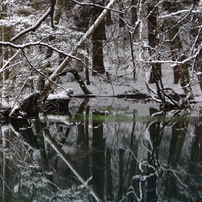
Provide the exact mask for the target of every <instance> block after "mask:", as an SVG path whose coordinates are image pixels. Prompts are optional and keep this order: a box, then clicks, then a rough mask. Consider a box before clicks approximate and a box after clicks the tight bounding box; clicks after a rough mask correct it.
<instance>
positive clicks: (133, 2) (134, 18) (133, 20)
mask: <svg viewBox="0 0 202 202" xmlns="http://www.w3.org/2000/svg"><path fill="white" fill-rule="evenodd" d="M137 3H138V1H137V0H131V7H132V8H131V24H132V26H134V25H135V24H136V22H137Z"/></svg>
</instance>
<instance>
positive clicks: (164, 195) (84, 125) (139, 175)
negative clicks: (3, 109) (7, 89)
mask: <svg viewBox="0 0 202 202" xmlns="http://www.w3.org/2000/svg"><path fill="white" fill-rule="evenodd" d="M201 115H202V112H201V109H200V107H198V108H197V107H196V108H195V109H194V112H192V111H190V110H189V109H187V110H186V111H172V112H169V113H165V114H164V113H161V112H159V111H158V106H157V105H156V104H154V103H147V104H145V103H143V102H135V101H124V100H117V99H107V98H102V99H101V98H100V99H98V98H97V99H90V100H73V101H72V102H71V103H70V113H69V114H60V115H59V114H57V112H54V113H53V114H46V115H41V116H40V117H39V118H35V119H29V120H21V119H18V120H11V121H10V122H9V123H8V122H7V123H5V122H2V123H1V134H0V135H1V142H0V155H1V156H0V158H1V164H0V171H1V173H0V201H2V202H12V201H15V202H17V201H20V202H29V201H30V202H31V201H33V202H46V201H47V202H48V201H51V202H52V201H53V202H54V201H55V202H56V201H58V202H60V201H61V202H62V201H64V202H67V201H74V202H79V201H81V202H83V201H84V202H85V201H86V202H88V201H142V202H150V201H151V202H152V201H154V202H157V201H186V202H191V201H202V149H201V146H202V145H201V144H202V116H201Z"/></svg>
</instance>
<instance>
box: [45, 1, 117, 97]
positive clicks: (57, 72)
mask: <svg viewBox="0 0 202 202" xmlns="http://www.w3.org/2000/svg"><path fill="white" fill-rule="evenodd" d="M115 2H116V0H111V1H110V2H109V4H108V5H107V7H106V8H105V9H104V10H103V12H102V13H101V14H100V16H99V17H98V18H97V19H96V21H95V22H94V24H93V25H92V26H91V27H90V28H89V30H88V31H87V32H86V33H85V34H84V35H83V37H82V38H81V39H80V41H79V42H78V43H77V44H76V46H75V47H74V48H73V50H72V51H71V53H70V55H72V56H75V55H76V54H77V50H78V49H79V48H80V47H82V45H83V44H84V43H85V41H86V39H87V38H88V37H89V36H91V34H92V33H93V32H94V31H95V30H96V28H97V27H98V26H99V25H100V23H101V22H102V21H103V20H104V18H105V17H106V15H107V13H108V10H109V9H110V8H112V7H113V5H114V3H115ZM71 60H72V58H70V57H66V58H65V59H64V60H63V62H62V63H61V64H60V65H59V67H58V68H57V69H56V70H55V71H54V72H53V73H52V74H51V76H50V78H49V80H47V81H46V82H45V92H46V93H48V91H49V89H50V87H51V85H52V82H50V80H51V81H52V80H53V81H54V80H56V79H57V78H58V76H59V75H60V73H61V72H62V71H63V70H64V69H65V68H66V66H67V65H68V64H69V63H70V62H71Z"/></svg>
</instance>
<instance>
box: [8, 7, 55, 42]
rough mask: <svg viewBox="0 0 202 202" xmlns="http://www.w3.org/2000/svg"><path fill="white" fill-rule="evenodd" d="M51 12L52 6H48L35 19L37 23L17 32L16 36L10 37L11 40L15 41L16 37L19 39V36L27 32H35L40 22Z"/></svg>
mask: <svg viewBox="0 0 202 202" xmlns="http://www.w3.org/2000/svg"><path fill="white" fill-rule="evenodd" d="M51 12H52V8H49V9H48V10H47V11H46V13H45V14H44V15H43V16H42V17H41V18H40V19H39V20H38V21H37V23H36V24H35V25H33V26H32V27H29V28H27V29H25V30H23V31H22V32H20V33H18V34H17V35H16V36H14V37H13V38H12V39H11V42H14V41H16V40H17V39H19V38H20V37H21V36H23V35H25V34H27V33H28V32H35V31H36V29H37V28H38V27H39V26H40V25H41V23H42V22H43V21H44V20H45V19H46V18H47V17H48V16H49V15H51Z"/></svg>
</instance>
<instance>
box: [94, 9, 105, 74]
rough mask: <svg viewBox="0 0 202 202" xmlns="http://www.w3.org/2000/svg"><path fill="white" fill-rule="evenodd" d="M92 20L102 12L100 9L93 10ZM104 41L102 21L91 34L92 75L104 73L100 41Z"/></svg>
mask: <svg viewBox="0 0 202 202" xmlns="http://www.w3.org/2000/svg"><path fill="white" fill-rule="evenodd" d="M93 11H94V12H93V18H94V20H96V19H97V17H98V16H99V15H100V13H101V12H102V10H101V8H98V7H95V8H94V9H93ZM104 39H105V24H104V20H103V21H102V22H101V23H100V25H99V26H98V27H97V28H96V30H95V31H94V32H93V34H92V43H93V64H92V69H93V75H97V74H104V73H105V67H104V61H103V57H104V56H103V44H102V40H104Z"/></svg>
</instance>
